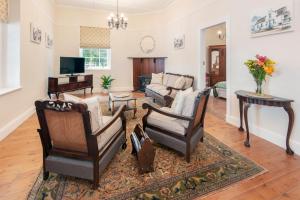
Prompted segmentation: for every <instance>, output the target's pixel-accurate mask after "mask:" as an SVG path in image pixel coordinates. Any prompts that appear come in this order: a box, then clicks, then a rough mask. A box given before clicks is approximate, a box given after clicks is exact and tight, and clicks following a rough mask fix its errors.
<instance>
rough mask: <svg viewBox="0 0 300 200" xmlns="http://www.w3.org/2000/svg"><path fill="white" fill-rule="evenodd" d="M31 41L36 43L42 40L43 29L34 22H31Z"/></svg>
mask: <svg viewBox="0 0 300 200" xmlns="http://www.w3.org/2000/svg"><path fill="white" fill-rule="evenodd" d="M30 41H31V42H33V43H35V44H41V42H42V30H41V29H40V28H39V27H37V26H35V25H34V24H33V23H30Z"/></svg>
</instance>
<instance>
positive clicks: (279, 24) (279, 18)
mask: <svg viewBox="0 0 300 200" xmlns="http://www.w3.org/2000/svg"><path fill="white" fill-rule="evenodd" d="M294 21H295V18H294V0H275V1H271V3H270V6H269V7H267V8H260V9H258V10H256V11H255V12H254V13H253V15H252V17H251V36H252V37H260V36H265V35H270V34H278V33H283V32H289V31H293V30H294Z"/></svg>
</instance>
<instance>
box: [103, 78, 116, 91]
mask: <svg viewBox="0 0 300 200" xmlns="http://www.w3.org/2000/svg"><path fill="white" fill-rule="evenodd" d="M101 80H102V83H101V86H102V87H103V88H104V89H106V90H108V89H109V88H110V87H111V83H112V82H113V81H114V80H115V79H113V78H112V77H111V75H109V76H105V75H103V76H101Z"/></svg>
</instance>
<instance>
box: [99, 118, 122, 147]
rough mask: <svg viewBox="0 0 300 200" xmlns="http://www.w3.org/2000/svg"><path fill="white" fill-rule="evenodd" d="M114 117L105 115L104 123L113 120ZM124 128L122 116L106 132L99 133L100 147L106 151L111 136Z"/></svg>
mask: <svg viewBox="0 0 300 200" xmlns="http://www.w3.org/2000/svg"><path fill="white" fill-rule="evenodd" d="M112 118H113V117H111V116H103V117H102V119H103V123H104V125H106V124H107V123H109V122H110V120H112ZM121 129H122V120H121V119H120V118H118V119H117V121H115V122H114V123H113V124H112V125H111V126H110V127H109V128H108V129H106V131H105V132H104V133H102V134H101V135H99V136H98V137H97V142H98V149H99V150H102V151H104V150H105V149H106V146H108V145H109V144H110V143H111V142H112V141H110V139H111V138H113V137H114V136H115V135H116V134H117V133H118V131H120V130H121Z"/></svg>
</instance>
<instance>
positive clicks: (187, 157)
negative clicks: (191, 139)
mask: <svg viewBox="0 0 300 200" xmlns="http://www.w3.org/2000/svg"><path fill="white" fill-rule="evenodd" d="M185 160H186V162H187V163H190V162H191V155H190V153H188V154H186V155H185Z"/></svg>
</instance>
